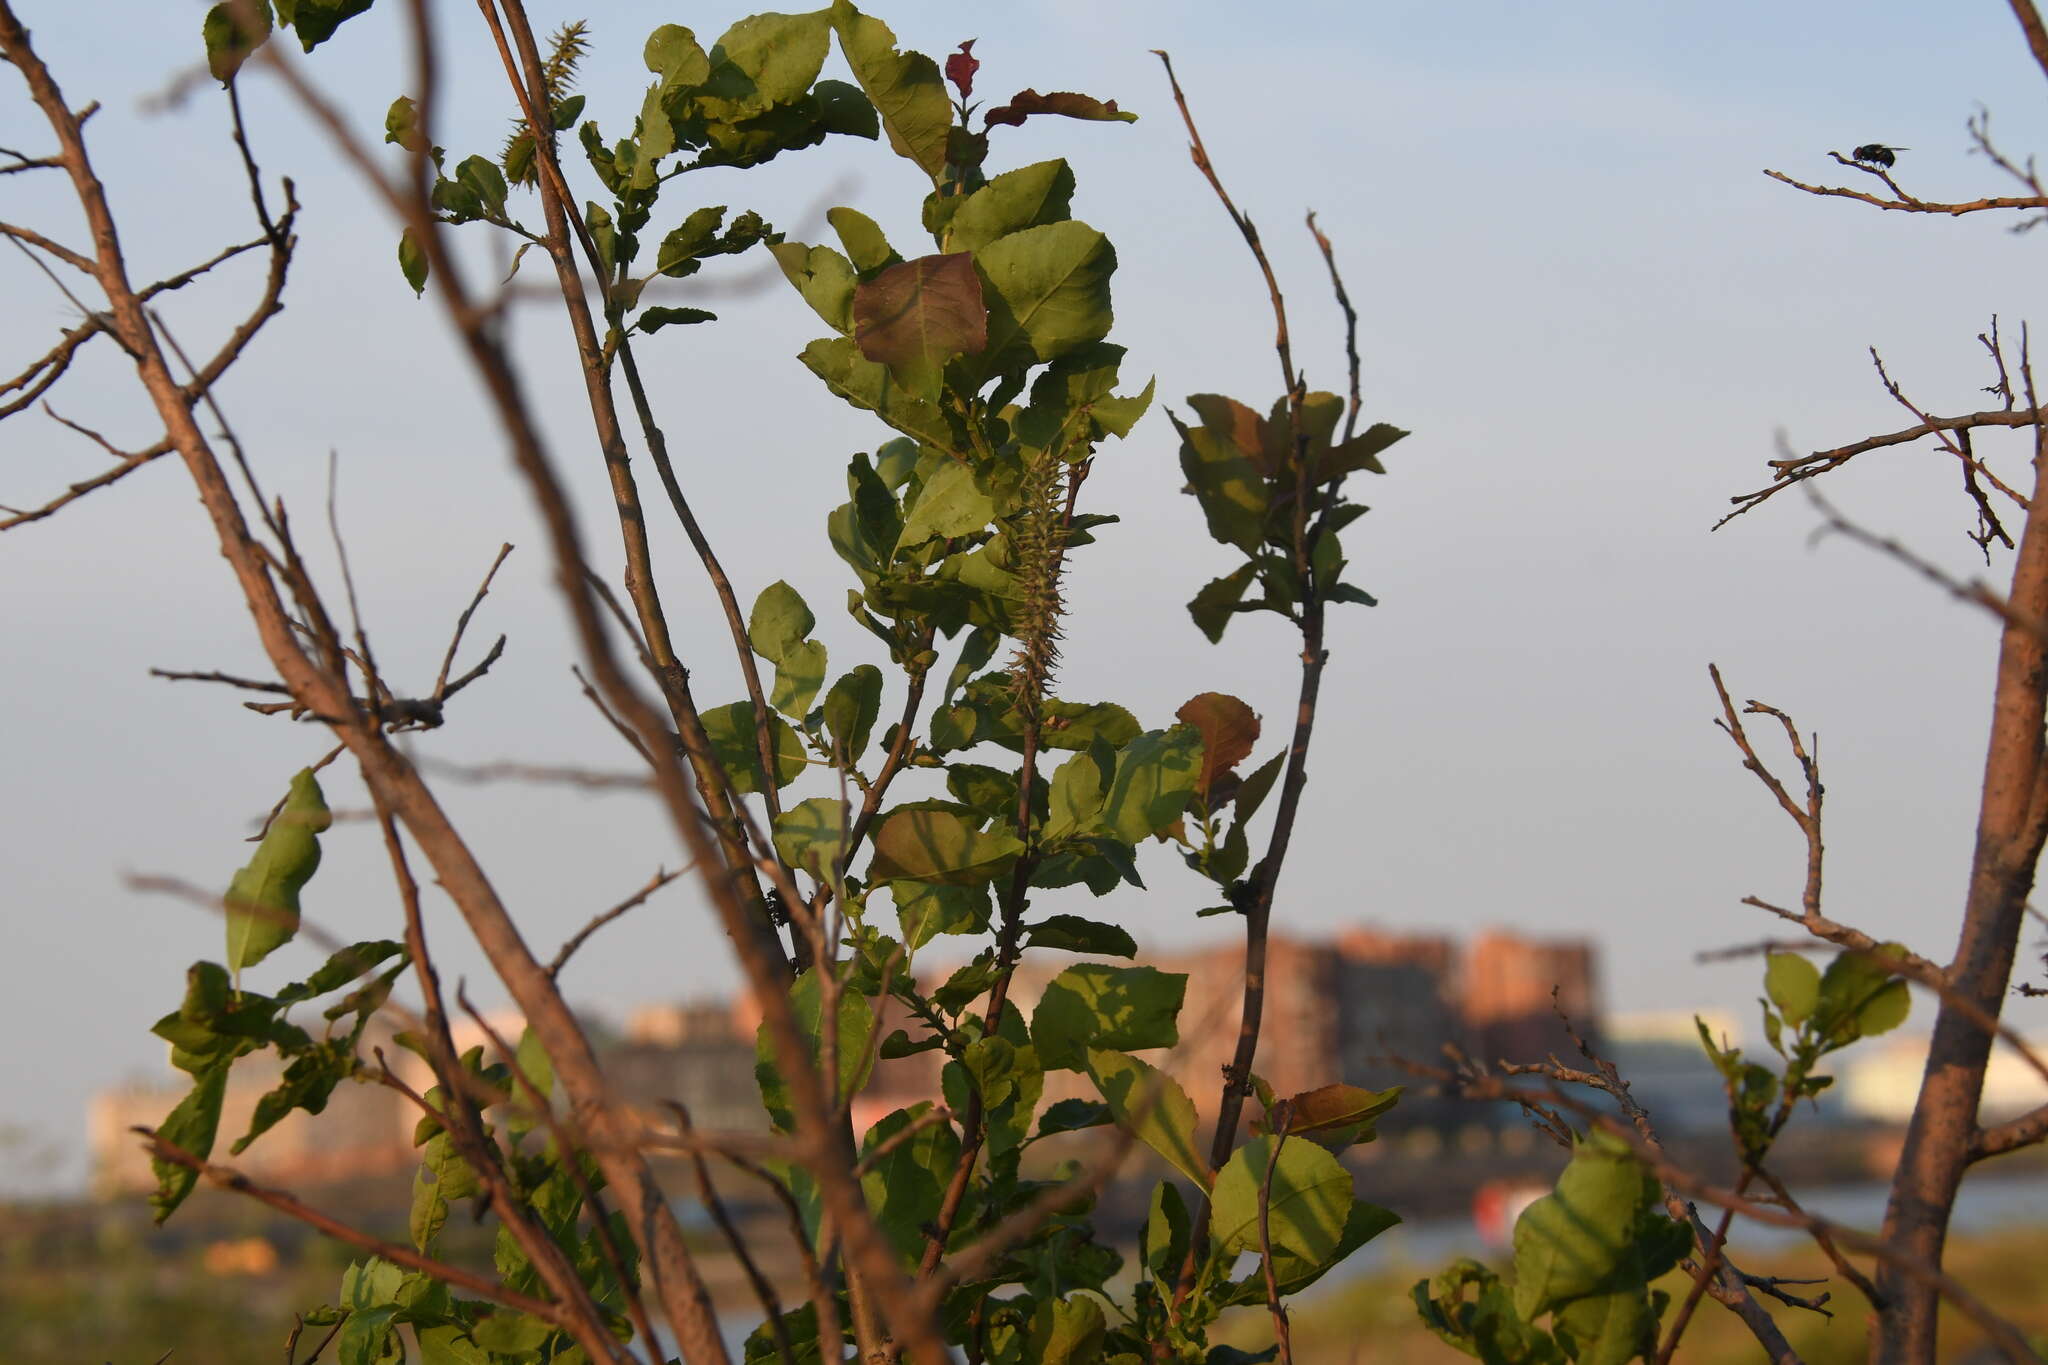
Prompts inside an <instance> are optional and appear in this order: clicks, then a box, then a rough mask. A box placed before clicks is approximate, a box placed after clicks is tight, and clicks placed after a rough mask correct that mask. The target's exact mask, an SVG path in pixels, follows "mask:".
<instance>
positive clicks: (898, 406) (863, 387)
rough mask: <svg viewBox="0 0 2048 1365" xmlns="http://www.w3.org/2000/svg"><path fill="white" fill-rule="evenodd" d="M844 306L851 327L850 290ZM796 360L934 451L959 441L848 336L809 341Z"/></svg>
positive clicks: (941, 419) (938, 417)
mask: <svg viewBox="0 0 2048 1365" xmlns="http://www.w3.org/2000/svg"><path fill="white" fill-rule="evenodd" d="M849 269H850V267H849ZM847 307H848V310H849V321H848V323H847V327H848V328H851V326H852V322H851V320H850V315H851V308H852V291H851V290H849V291H848V294H847ZM799 359H801V360H802V361H803V362H804V365H805V366H806V367H807V368H808V369H809V370H810V371H811V373H812V374H815V375H817V376H818V378H820V379H822V380H824V381H825V387H826V388H828V389H830V390H832V392H834V393H836V394H838V395H839V396H840V397H841V398H843V399H845V400H846V401H847V402H849V403H851V404H853V405H854V406H855V407H857V408H864V409H866V410H867V411H869V412H872V413H874V414H875V416H877V417H879V418H881V419H882V420H883V421H884V422H887V423H888V424H889V425H890V426H892V427H894V428H896V430H898V431H900V432H902V433H903V434H904V435H906V436H909V437H912V438H914V439H915V440H917V441H919V442H920V443H922V444H924V445H928V446H930V447H932V448H933V449H934V450H952V449H953V448H954V447H955V446H956V445H957V444H959V440H958V438H957V437H956V436H955V435H954V432H953V428H952V427H951V426H950V425H949V424H948V423H947V421H946V418H945V415H944V414H943V413H941V412H940V411H939V409H938V408H937V407H935V406H933V405H932V404H930V403H927V402H925V401H924V400H923V399H922V398H919V397H917V396H916V395H915V394H913V393H911V392H910V391H909V390H908V389H906V388H904V387H903V385H901V384H899V383H897V382H896V379H895V377H894V376H892V375H891V374H890V373H889V367H888V366H886V365H881V364H878V363H876V362H875V361H872V360H869V359H868V358H867V357H866V356H864V355H862V354H861V353H860V350H859V348H858V347H856V346H855V345H854V342H853V338H852V337H843V336H842V337H832V338H829V339H820V340H818V341H814V342H812V343H811V344H810V345H808V346H806V347H804V349H803V354H802V355H801V356H800V357H799Z"/></svg>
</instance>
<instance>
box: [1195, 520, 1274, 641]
mask: <svg viewBox="0 0 2048 1365" xmlns="http://www.w3.org/2000/svg"><path fill="white" fill-rule="evenodd" d="M1209 526H1210V534H1211V535H1212V536H1213V535H1215V533H1216V532H1215V526H1216V523H1215V521H1214V520H1213V519H1212V520H1211V521H1210V523H1209ZM1258 572H1259V566H1258V565H1257V564H1255V563H1248V564H1244V565H1242V566H1240V567H1238V568H1236V569H1232V570H1231V571H1230V572H1229V573H1227V574H1225V575H1223V577H1221V578H1217V579H1212V580H1211V581H1210V582H1209V583H1208V584H1207V585H1206V586H1204V587H1203V589H1202V590H1201V591H1200V592H1198V593H1196V594H1195V596H1194V600H1193V601H1191V602H1189V603H1188V615H1189V616H1192V617H1193V618H1194V620H1195V628H1196V629H1197V630H1199V631H1201V632H1202V634H1203V635H1205V636H1207V637H1208V640H1209V643H1210V644H1212V645H1213V644H1220V643H1222V640H1223V631H1224V629H1225V627H1227V626H1228V625H1229V624H1230V618H1231V616H1232V615H1233V614H1234V613H1236V612H1240V611H1253V610H1256V609H1257V608H1256V606H1255V605H1253V604H1246V603H1245V602H1244V592H1245V589H1246V588H1249V587H1250V586H1251V585H1252V580H1253V579H1254V578H1256V577H1257V576H1258Z"/></svg>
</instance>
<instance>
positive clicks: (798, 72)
mask: <svg viewBox="0 0 2048 1365" xmlns="http://www.w3.org/2000/svg"><path fill="white" fill-rule="evenodd" d="M830 47H831V39H830V35H829V33H828V30H827V27H826V16H825V14H824V12H823V11H812V12H811V13H808V14H756V15H752V16H750V17H748V18H745V19H742V20H740V21H739V22H738V23H736V24H734V25H733V26H732V27H731V28H729V29H727V30H726V31H725V33H724V35H723V36H722V37H720V38H719V40H718V42H717V43H716V45H714V46H713V47H712V49H711V54H710V60H711V73H710V75H709V76H708V77H707V78H706V80H705V82H704V90H703V94H702V96H700V99H701V100H702V102H703V103H704V104H705V105H706V107H707V108H710V109H712V110H713V111H714V112H715V113H716V115H717V117H718V118H719V119H720V120H722V121H725V122H734V121H738V120H740V119H744V118H747V117H750V116H758V115H761V114H765V113H767V112H769V111H770V110H771V109H774V108H775V107H776V106H778V105H786V104H791V103H793V102H795V101H796V100H798V99H799V98H801V97H802V96H803V95H804V94H805V93H806V92H807V91H809V89H810V88H811V82H813V81H815V80H817V79H818V71H819V69H820V68H822V67H823V66H824V65H825V54H826V53H827V52H828V51H829V50H830Z"/></svg>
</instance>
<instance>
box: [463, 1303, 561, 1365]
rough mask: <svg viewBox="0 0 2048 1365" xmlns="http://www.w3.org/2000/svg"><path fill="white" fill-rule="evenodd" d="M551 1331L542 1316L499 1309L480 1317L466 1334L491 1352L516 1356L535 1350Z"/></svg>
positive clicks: (544, 1342) (552, 1333)
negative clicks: (537, 1316)
mask: <svg viewBox="0 0 2048 1365" xmlns="http://www.w3.org/2000/svg"><path fill="white" fill-rule="evenodd" d="M554 1331H555V1329H554V1328H553V1327H552V1326H551V1325H549V1324H548V1323H547V1322H546V1321H545V1320H543V1319H541V1318H536V1317H532V1316H529V1315H528V1314H525V1313H516V1312H513V1311H512V1310H511V1309H509V1308H499V1309H495V1310H493V1311H492V1312H491V1313H490V1314H489V1315H488V1316H487V1317H484V1318H481V1319H479V1320H478V1321H477V1323H476V1324H475V1325H474V1326H472V1327H471V1328H470V1329H469V1335H470V1338H471V1339H472V1340H474V1341H475V1342H476V1344H477V1345H479V1346H481V1347H482V1348H483V1349H484V1350H486V1351H488V1352H490V1353H491V1354H493V1355H500V1356H518V1355H525V1354H527V1353H529V1352H533V1351H538V1350H539V1349H540V1348H541V1347H542V1346H543V1345H544V1344H546V1342H547V1339H548V1338H549V1337H550V1336H552V1335H554Z"/></svg>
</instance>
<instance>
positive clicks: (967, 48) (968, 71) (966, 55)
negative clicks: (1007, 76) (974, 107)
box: [946, 38, 981, 100]
mask: <svg viewBox="0 0 2048 1365" xmlns="http://www.w3.org/2000/svg"><path fill="white" fill-rule="evenodd" d="M974 41H975V40H974V39H972V38H969V39H968V40H967V41H966V42H964V43H962V44H960V50H959V51H958V52H955V53H954V54H953V55H952V56H950V57H948V58H946V79H947V80H949V81H951V82H953V86H954V88H955V89H957V90H959V92H960V98H961V99H963V100H964V99H966V98H967V97H968V96H969V95H971V94H973V93H974V73H975V72H977V71H979V70H981V59H980V58H978V57H976V56H975V55H974Z"/></svg>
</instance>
